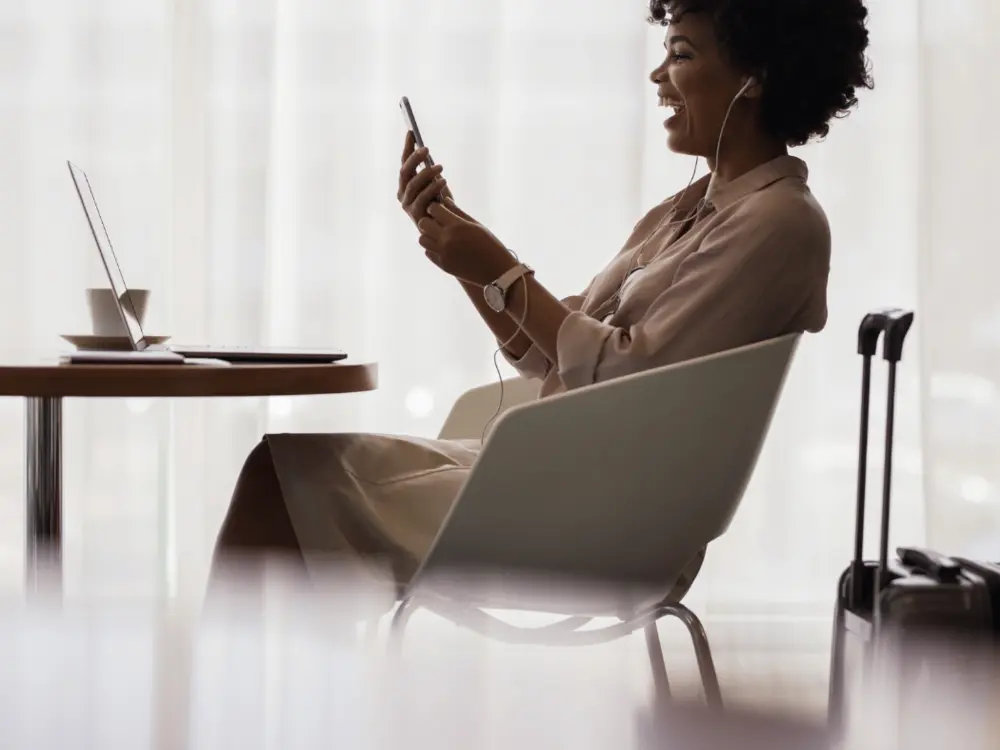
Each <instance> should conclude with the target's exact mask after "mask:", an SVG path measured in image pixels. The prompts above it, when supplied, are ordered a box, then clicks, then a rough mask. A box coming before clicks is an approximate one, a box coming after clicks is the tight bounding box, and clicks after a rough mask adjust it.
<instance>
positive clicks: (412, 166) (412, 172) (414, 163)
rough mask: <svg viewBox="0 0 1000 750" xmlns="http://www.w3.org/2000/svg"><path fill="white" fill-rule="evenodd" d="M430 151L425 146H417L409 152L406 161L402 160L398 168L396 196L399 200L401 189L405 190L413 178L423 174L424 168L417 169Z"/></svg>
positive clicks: (401, 196)
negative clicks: (397, 190)
mask: <svg viewBox="0 0 1000 750" xmlns="http://www.w3.org/2000/svg"><path fill="white" fill-rule="evenodd" d="M429 153H430V152H429V151H428V150H427V149H426V148H418V149H417V150H416V151H414V152H413V153H412V154H410V155H409V156H408V157H407V158H406V161H404V162H403V166H402V167H400V170H399V192H398V194H397V197H398V198H399V200H403V191H404V190H406V186H407V185H408V184H410V182H411V181H413V179H414V178H416V177H417V176H419V175H421V174H423V172H424V171H426V170H421V171H419V172H418V171H417V167H419V166H420V165H421V164H423V162H424V161H425V160H426V159H427V155H428V154H429Z"/></svg>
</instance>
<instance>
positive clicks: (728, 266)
mask: <svg viewBox="0 0 1000 750" xmlns="http://www.w3.org/2000/svg"><path fill="white" fill-rule="evenodd" d="M808 174H809V172H808V169H807V167H806V165H805V163H804V162H802V161H801V160H800V159H797V158H795V157H793V156H780V157H778V158H777V159H774V160H772V161H770V162H767V163H766V164H762V165H760V166H759V167H756V168H755V169H752V170H751V171H749V172H747V173H745V174H743V175H741V176H740V177H738V178H737V179H735V180H733V181H732V182H728V183H724V182H721V181H720V180H718V179H716V178H715V176H714V175H713V176H710V177H705V178H703V179H701V180H699V181H698V182H696V183H694V184H693V185H692V186H691V187H690V188H689V189H688V190H687V191H686V192H684V191H682V192H681V193H678V194H677V195H675V196H673V197H671V198H669V199H668V200H666V201H665V202H664V203H662V204H660V205H659V206H657V207H656V208H654V209H653V210H652V211H650V212H649V213H648V214H647V215H646V216H645V218H643V219H642V221H640V222H639V223H638V224H637V225H636V227H635V229H634V230H633V232H632V236H631V237H629V239H628V241H627V242H626V243H625V247H624V248H623V249H622V250H621V252H619V253H618V255H617V256H615V258H614V260H612V261H611V263H610V265H608V267H607V268H605V269H604V270H603V271H602V272H601V273H599V274H598V275H597V276H596V277H594V279H593V281H591V283H590V285H589V286H588V287H587V289H586V290H585V291H584V292H583V293H582V294H580V295H576V296H573V297H568V298H566V299H564V300H563V302H564V303H565V304H566V306H567V307H569V309H570V310H571V311H572V312H571V314H570V315H569V317H568V318H566V321H565V322H564V323H563V325H562V327H561V328H560V329H559V335H558V340H557V342H556V346H557V349H558V362H555V363H553V362H550V361H549V360H548V359H547V358H546V357H545V355H544V354H543V353H542V352H541V350H540V349H538V348H537V347H536V346H532V347H531V348H529V349H528V351H527V352H526V353H525V355H524V356H523V357H521V359H519V360H516V359H514V358H512V357H511V356H509V355H506V354H505V356H507V360H508V362H510V363H511V365H513V366H514V368H515V369H516V370H517V371H518V372H519V373H520V374H521V375H523V376H524V377H527V378H541V379H543V380H544V382H543V384H542V388H541V395H542V396H548V395H551V394H554V393H559V392H562V391H565V390H569V389H573V388H578V387H580V386H585V385H590V384H592V383H596V382H600V381H603V380H608V379H610V378H615V377H619V376H622V375H627V374H630V373H634V372H639V371H642V370H647V369H650V368H654V367H659V366H662V365H667V364H671V363H674V362H680V361H683V360H687V359H692V358H695V357H700V356H704V355H708V354H714V353H716V352H720V351H725V350H728V349H732V348H735V347H738V346H744V345H746V344H751V343H754V342H757V341H763V340H766V339H769V338H773V337H775V336H780V335H784V334H786V333H792V332H802V331H810V332H816V331H819V330H821V329H822V328H823V326H824V325H825V324H826V318H827V307H826V285H827V279H828V276H829V270H830V226H829V223H828V222H827V219H826V214H825V213H824V212H823V209H822V208H821V207H820V205H819V203H818V202H817V201H816V199H815V198H814V197H813V195H812V193H811V192H810V190H809V188H808V186H807V184H806V181H807V178H808ZM703 198H704V199H705V202H704V204H703V205H704V208H702V210H701V212H700V218H699V219H698V220H697V221H696V222H695V223H694V224H693V225H691V226H690V227H689V226H686V225H685V224H682V223H678V221H679V220H680V219H683V218H685V217H687V216H689V215H691V213H692V212H693V211H694V210H695V209H696V207H697V205H698V202H699V201H700V200H701V199H703ZM675 208H676V210H674V209H675ZM671 213H673V216H669V218H668V215H670V214H671ZM640 259H641V261H642V273H641V274H637V275H636V276H634V277H633V278H632V279H630V281H629V283H628V284H627V286H626V289H625V291H624V293H623V294H621V298H620V300H618V299H616V297H617V295H618V290H619V289H620V288H621V287H622V283H623V281H624V280H625V278H626V276H627V275H628V273H629V271H631V270H633V269H635V268H636V265H637V262H638V260H640Z"/></svg>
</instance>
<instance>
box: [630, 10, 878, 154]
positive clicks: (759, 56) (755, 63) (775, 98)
mask: <svg viewBox="0 0 1000 750" xmlns="http://www.w3.org/2000/svg"><path fill="white" fill-rule="evenodd" d="M649 11H650V13H649V20H650V22H651V23H655V24H660V25H663V26H666V25H668V24H669V23H670V22H671V21H672V20H679V19H680V17H681V16H683V15H685V14H687V13H705V14H707V15H708V16H709V17H710V18H711V19H712V22H713V25H714V27H715V33H716V36H717V37H718V39H719V43H720V45H721V48H722V50H723V52H724V54H725V55H726V56H727V59H728V60H729V62H730V63H731V64H732V65H733V66H734V67H736V68H737V69H738V70H740V71H744V72H746V73H747V74H749V75H754V76H756V77H757V79H758V80H760V81H762V82H763V83H764V87H763V90H762V92H761V100H760V106H761V117H762V119H763V124H764V128H765V129H766V130H767V132H768V133H770V134H771V135H772V136H774V137H776V138H779V139H781V140H783V141H784V142H785V143H786V144H787V145H788V146H801V145H803V144H805V143H807V142H808V141H810V140H811V139H813V138H820V139H821V138H825V137H826V135H827V134H828V133H829V132H830V120H832V119H833V118H841V117H846V116H847V115H848V114H849V112H850V110H851V109H853V108H854V107H855V106H856V105H857V103H858V98H857V95H856V92H857V89H859V88H867V89H871V88H874V82H873V80H872V77H871V72H870V67H869V62H868V59H867V57H866V55H865V50H866V49H867V48H868V28H867V21H868V10H867V8H865V5H864V2H863V0H650V2H649Z"/></svg>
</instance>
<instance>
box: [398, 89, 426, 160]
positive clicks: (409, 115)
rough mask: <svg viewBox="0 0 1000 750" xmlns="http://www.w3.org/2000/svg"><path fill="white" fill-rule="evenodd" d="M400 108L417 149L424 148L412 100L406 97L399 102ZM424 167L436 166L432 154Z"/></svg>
mask: <svg viewBox="0 0 1000 750" xmlns="http://www.w3.org/2000/svg"><path fill="white" fill-rule="evenodd" d="M399 108H400V109H401V110H402V111H403V119H404V120H405V121H406V127H407V128H409V129H410V132H411V133H413V140H414V142H415V143H416V144H417V148H424V138H423V136H422V135H420V128H419V127H418V126H417V118H416V117H414V116H413V108H412V107H411V106H410V100H409V99H407V98H406V97H405V96H404V97H403V98H402V99H400V100H399ZM424 166H425V167H433V166H434V160H433V159H432V158H431V155H430V154H427V158H426V159H424Z"/></svg>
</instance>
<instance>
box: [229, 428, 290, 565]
mask: <svg viewBox="0 0 1000 750" xmlns="http://www.w3.org/2000/svg"><path fill="white" fill-rule="evenodd" d="M272 557H277V558H282V559H284V560H290V561H292V562H293V563H294V564H296V565H299V566H301V565H303V564H304V562H303V557H302V549H301V547H300V545H299V541H298V538H297V537H296V535H295V529H294V528H293V526H292V519H291V518H290V517H289V515H288V510H287V509H286V507H285V498H284V495H283V494H282V492H281V484H280V483H279V482H278V474H277V472H276V471H275V468H274V460H273V459H272V457H271V448H270V446H269V445H268V442H267V439H266V438H265V439H264V440H262V441H261V442H259V443H258V444H257V445H256V447H255V448H254V449H253V450H252V451H250V454H249V455H248V456H247V459H246V461H245V462H244V464H243V470H242V471H241V472H240V476H239V478H238V479H237V480H236V488H235V489H234V490H233V497H232V500H231V501H230V503H229V511H228V512H227V513H226V518H225V520H224V521H223V523H222V530H221V531H220V532H219V536H218V539H217V541H216V545H215V556H214V560H213V574H218V573H219V572H220V570H219V569H220V567H221V566H222V565H229V564H230V563H232V564H238V565H239V566H240V568H243V567H245V566H252V567H257V564H258V563H260V562H263V561H264V559H265V558H272ZM237 572H239V573H241V574H242V573H243V572H245V571H244V570H242V569H241V570H238V571H237Z"/></svg>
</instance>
